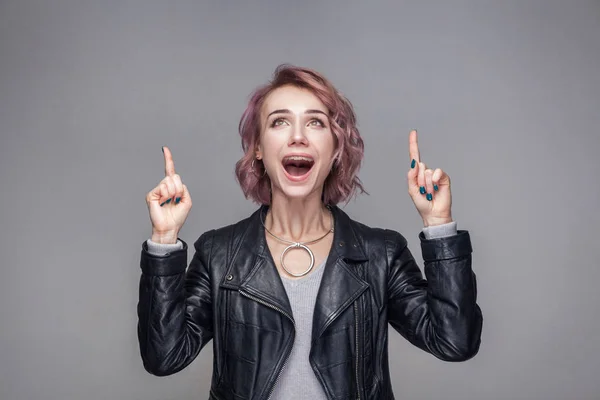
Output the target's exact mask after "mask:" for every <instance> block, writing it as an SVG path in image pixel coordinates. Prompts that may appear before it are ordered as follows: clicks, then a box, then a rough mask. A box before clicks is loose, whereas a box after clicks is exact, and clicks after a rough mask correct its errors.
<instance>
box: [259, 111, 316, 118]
mask: <svg viewBox="0 0 600 400" xmlns="http://www.w3.org/2000/svg"><path fill="white" fill-rule="evenodd" d="M291 113H292V112H291V111H290V110H288V109H280V110H275V111H273V112H271V113H270V114H269V115H267V118H269V117H270V116H271V115H273V114H291ZM304 114H323V115H325V116H327V114H325V113H324V112H323V111H321V110H316V109H315V110H306V111H304Z"/></svg>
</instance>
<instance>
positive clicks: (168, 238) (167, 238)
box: [150, 232, 179, 244]
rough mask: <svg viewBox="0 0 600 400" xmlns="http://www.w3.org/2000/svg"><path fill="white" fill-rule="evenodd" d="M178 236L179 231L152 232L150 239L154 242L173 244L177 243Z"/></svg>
mask: <svg viewBox="0 0 600 400" xmlns="http://www.w3.org/2000/svg"><path fill="white" fill-rule="evenodd" d="M178 236H179V232H167V233H155V232H153V233H152V237H151V238H150V240H152V241H153V242H154V243H160V244H175V243H177V238H178Z"/></svg>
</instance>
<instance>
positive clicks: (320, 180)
mask: <svg viewBox="0 0 600 400" xmlns="http://www.w3.org/2000/svg"><path fill="white" fill-rule="evenodd" d="M328 115H329V112H328V110H327V108H326V107H325V105H323V103H322V102H321V101H320V100H319V99H318V98H317V97H316V96H315V95H314V94H313V93H312V92H310V91H309V90H307V89H302V88H298V87H295V86H291V85H288V86H282V87H280V88H277V89H275V90H274V91H272V92H271V93H270V94H269V96H267V98H266V99H265V102H264V104H263V107H262V110H261V127H262V129H261V135H260V144H259V145H258V148H257V152H256V157H257V158H258V159H262V161H263V163H264V165H265V168H266V169H267V173H268V174H269V178H271V190H272V191H273V195H274V196H275V195H276V194H277V193H281V194H283V195H285V196H286V197H289V198H306V197H308V196H309V195H311V194H316V195H318V197H319V199H320V198H321V193H322V191H323V185H324V182H325V179H326V178H327V175H329V172H330V171H331V167H332V165H333V154H334V151H335V141H334V137H333V133H332V132H331V126H330V125H329V118H328Z"/></svg>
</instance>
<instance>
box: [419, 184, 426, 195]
mask: <svg viewBox="0 0 600 400" xmlns="http://www.w3.org/2000/svg"><path fill="white" fill-rule="evenodd" d="M419 192H421V194H425V192H426V190H425V186H421V187H420V188H419Z"/></svg>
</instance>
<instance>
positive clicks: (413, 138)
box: [408, 129, 421, 163]
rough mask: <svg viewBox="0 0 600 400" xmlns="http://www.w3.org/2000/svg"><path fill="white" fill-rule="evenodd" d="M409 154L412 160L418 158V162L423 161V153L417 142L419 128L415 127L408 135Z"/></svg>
mask: <svg viewBox="0 0 600 400" xmlns="http://www.w3.org/2000/svg"><path fill="white" fill-rule="evenodd" d="M408 155H409V156H410V160H411V161H412V160H417V163H418V162H420V161H421V155H420V154H419V144H418V142H417V130H416V129H413V130H412V131H410V134H409V135H408Z"/></svg>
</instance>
